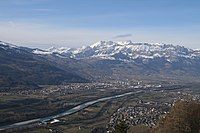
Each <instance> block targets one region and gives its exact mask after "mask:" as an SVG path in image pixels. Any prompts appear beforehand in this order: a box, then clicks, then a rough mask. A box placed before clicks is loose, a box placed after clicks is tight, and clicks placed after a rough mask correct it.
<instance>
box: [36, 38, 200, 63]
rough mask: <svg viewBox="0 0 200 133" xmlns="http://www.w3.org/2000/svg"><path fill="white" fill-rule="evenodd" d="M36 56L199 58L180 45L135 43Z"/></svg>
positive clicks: (102, 43) (107, 43) (101, 44)
mask: <svg viewBox="0 0 200 133" xmlns="http://www.w3.org/2000/svg"><path fill="white" fill-rule="evenodd" d="M34 53H35V54H52V53H57V54H60V55H63V56H68V57H71V58H95V57H96V58H103V59H112V60H114V59H116V60H129V61H130V60H134V59H138V58H142V59H154V58H158V57H159V58H162V57H163V58H166V59H167V60H168V61H172V60H174V59H176V58H178V57H181V58H190V59H193V58H197V57H198V58H199V57H200V54H199V51H197V50H192V49H189V48H185V47H183V46H179V45H176V46H175V45H171V44H160V43H155V44H153V43H133V42H131V41H123V42H113V41H99V42H97V43H95V44H92V45H90V46H87V47H85V46H84V47H81V48H77V49H70V48H64V47H62V48H54V47H53V48H50V49H47V50H46V51H40V52H39V51H34Z"/></svg>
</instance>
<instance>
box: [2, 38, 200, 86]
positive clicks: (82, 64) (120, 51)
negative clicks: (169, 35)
mask: <svg viewBox="0 0 200 133" xmlns="http://www.w3.org/2000/svg"><path fill="white" fill-rule="evenodd" d="M199 68H200V51H199V50H193V49H190V48H186V47H183V46H179V45H172V44H158V43H156V44H150V43H133V42H131V41H124V42H112V41H108V42H106V41H100V42H97V43H95V44H93V45H90V46H86V47H81V48H77V49H74V48H65V47H62V48H54V47H52V48H50V49H47V50H41V49H31V48H26V47H18V46H15V45H13V44H9V43H5V42H0V70H1V71H0V84H1V87H2V86H4V87H12V86H17V85H25V86H26V85H33V86H37V85H47V84H50V85H51V84H62V83H69V82H93V81H105V80H106V81H108V80H131V79H134V78H149V79H151V78H152V77H158V78H159V77H162V78H165V77H172V78H178V79H182V78H186V76H187V77H188V78H189V77H191V78H194V79H195V78H199V77H200V69H199Z"/></svg>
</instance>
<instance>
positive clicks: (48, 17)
mask: <svg viewBox="0 0 200 133" xmlns="http://www.w3.org/2000/svg"><path fill="white" fill-rule="evenodd" d="M0 40H1V41H6V42H10V43H15V44H17V45H20V46H27V47H38V48H48V47H51V46H56V47H60V46H65V47H80V46H83V45H90V44H92V43H95V42H97V41H100V40H106V41H108V40H111V41H124V40H132V41H133V42H149V43H167V44H175V45H183V46H186V47H189V48H195V49H196V48H200V43H199V42H200V0H0Z"/></svg>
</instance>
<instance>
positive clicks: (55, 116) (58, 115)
mask: <svg viewBox="0 0 200 133" xmlns="http://www.w3.org/2000/svg"><path fill="white" fill-rule="evenodd" d="M140 92H142V91H136V92H128V93H123V94H120V95H114V96H110V97H104V98H100V99H97V100H94V101H89V102H86V103H83V104H80V105H78V106H75V107H73V108H71V109H69V110H67V111H65V112H62V113H59V114H56V115H51V116H48V117H44V118H37V119H32V120H27V121H23V122H18V123H14V124H11V125H7V126H3V127H0V131H3V130H6V129H11V128H17V127H20V126H24V125H28V124H33V123H37V122H38V123H45V122H48V121H50V120H53V119H56V118H60V117H63V116H67V115H71V114H73V113H76V112H78V111H80V110H82V109H84V108H86V107H88V106H91V105H93V104H95V103H99V102H103V101H107V100H111V99H114V98H120V97H124V96H127V95H131V94H137V93H140Z"/></svg>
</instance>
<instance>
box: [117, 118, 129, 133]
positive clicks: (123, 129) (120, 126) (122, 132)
mask: <svg viewBox="0 0 200 133" xmlns="http://www.w3.org/2000/svg"><path fill="white" fill-rule="evenodd" d="M128 128H129V127H128V125H127V124H126V123H125V121H119V122H118V123H117V125H116V126H115V130H114V133H127V131H128Z"/></svg>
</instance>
